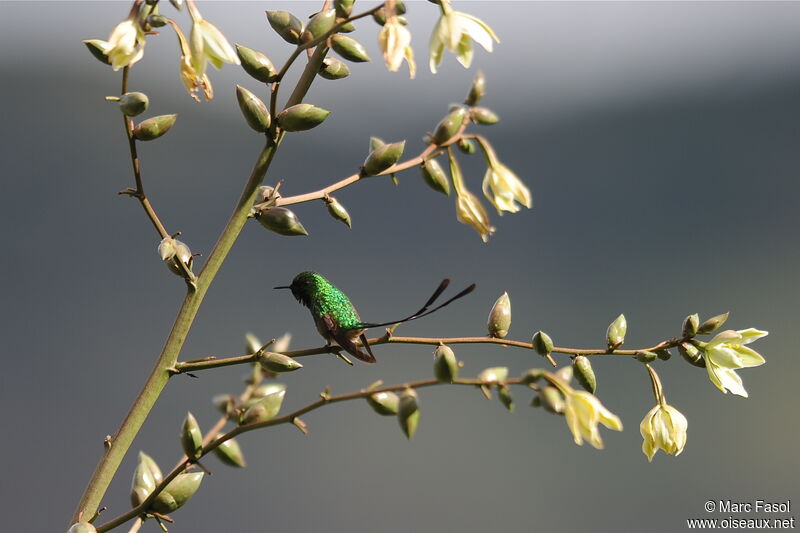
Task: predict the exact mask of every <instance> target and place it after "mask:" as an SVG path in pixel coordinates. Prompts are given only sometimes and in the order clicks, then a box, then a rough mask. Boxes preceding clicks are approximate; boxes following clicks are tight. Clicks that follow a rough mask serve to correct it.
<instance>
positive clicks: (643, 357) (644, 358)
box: [636, 350, 658, 363]
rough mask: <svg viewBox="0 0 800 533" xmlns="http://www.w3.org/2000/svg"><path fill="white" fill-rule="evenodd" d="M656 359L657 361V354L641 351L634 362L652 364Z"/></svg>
mask: <svg viewBox="0 0 800 533" xmlns="http://www.w3.org/2000/svg"><path fill="white" fill-rule="evenodd" d="M656 359H658V354H657V353H656V352H651V351H649V350H642V351H640V352H639V353H637V354H636V360H637V361H639V362H640V363H652V362H653V361H655V360H656Z"/></svg>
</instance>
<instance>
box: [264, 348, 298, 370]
mask: <svg viewBox="0 0 800 533" xmlns="http://www.w3.org/2000/svg"><path fill="white" fill-rule="evenodd" d="M258 362H259V363H261V366H262V367H264V368H266V369H267V370H270V371H272V372H292V371H294V370H299V369H301V368H303V365H301V364H300V363H298V362H297V361H295V360H294V359H292V358H291V357H289V356H288V355H283V354H282V353H275V352H264V353H262V354H261V356H260V357H259V358H258Z"/></svg>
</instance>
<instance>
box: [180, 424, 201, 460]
mask: <svg viewBox="0 0 800 533" xmlns="http://www.w3.org/2000/svg"><path fill="white" fill-rule="evenodd" d="M180 437H181V447H182V448H183V453H185V454H186V457H188V458H189V460H191V461H196V460H198V459H199V458H200V456H201V455H203V433H202V432H201V431H200V426H199V425H198V424H197V419H196V418H195V417H194V415H193V414H192V413H187V414H186V419H185V420H184V421H183V427H181V434H180Z"/></svg>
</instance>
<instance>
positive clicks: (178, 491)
mask: <svg viewBox="0 0 800 533" xmlns="http://www.w3.org/2000/svg"><path fill="white" fill-rule="evenodd" d="M203 475H204V473H203V472H182V473H180V474H178V475H177V476H175V477H174V478H173V479H172V481H170V482H169V483H167V485H166V486H165V487H163V488H162V489H161V490H159V491H158V493H157V494H156V495H155V497H154V498H153V499H152V500H151V502H150V504H149V506H148V507H147V511H145V513H144V515H145V517H146V516H148V515H151V516H152V515H155V516H156V517H158V516H160V515H166V514H167V513H171V512H173V511H175V510H177V509H179V508H180V507H182V506H183V505H185V504H186V502H188V501H189V500H190V499H191V498H192V496H194V494H195V493H196V492H197V490H198V489H199V488H200V483H201V482H202V481H203ZM163 480H164V476H163V475H162V474H161V469H159V467H158V464H156V462H155V461H154V460H153V458H152V457H150V456H149V455H147V454H145V453H144V452H139V463H138V464H137V465H136V469H135V470H134V473H133V482H132V485H131V504H132V505H133V506H134V507H138V506H139V505H141V504H142V503H144V502H145V501H146V500H147V499H148V498H149V497H150V496H151V494H153V492H154V491H155V490H156V488H157V487H158V486H159V485H160V484H161V483H162V481H163Z"/></svg>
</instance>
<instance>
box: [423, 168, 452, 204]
mask: <svg viewBox="0 0 800 533" xmlns="http://www.w3.org/2000/svg"><path fill="white" fill-rule="evenodd" d="M419 168H420V171H421V172H422V179H423V180H425V183H427V184H428V186H429V187H430V188H431V189H433V190H434V191H436V192H440V193H442V194H444V195H446V196H449V195H450V180H448V179H447V175H445V173H444V169H443V168H442V166H441V165H440V164H439V162H438V161H437V160H436V159H426V160H425V161H423V163H422V165H420V167H419Z"/></svg>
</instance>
